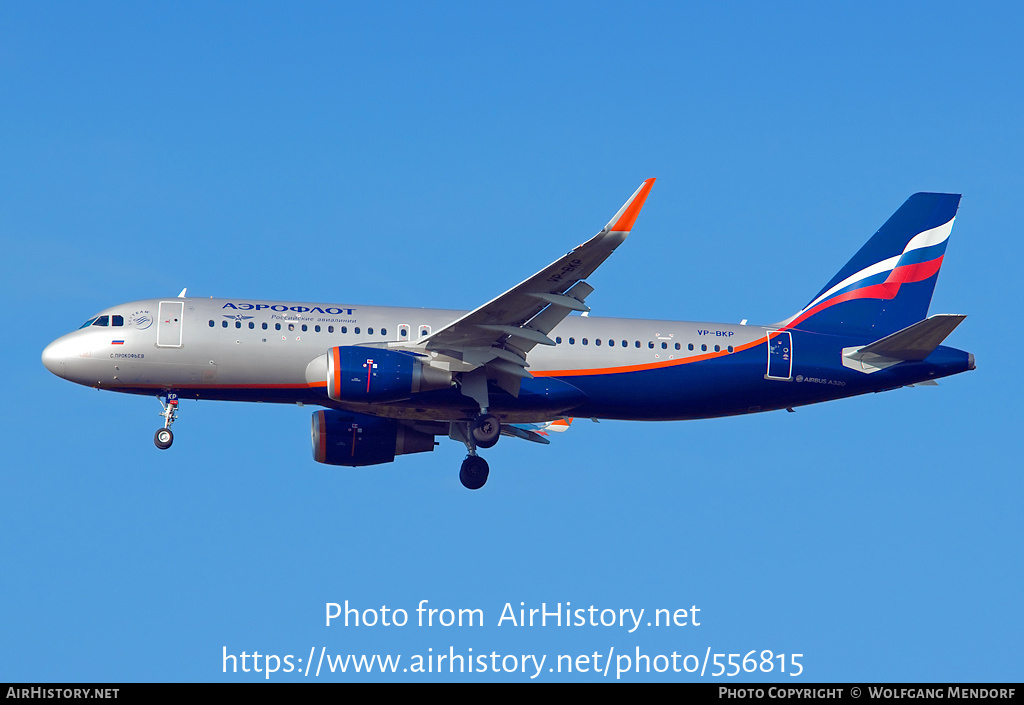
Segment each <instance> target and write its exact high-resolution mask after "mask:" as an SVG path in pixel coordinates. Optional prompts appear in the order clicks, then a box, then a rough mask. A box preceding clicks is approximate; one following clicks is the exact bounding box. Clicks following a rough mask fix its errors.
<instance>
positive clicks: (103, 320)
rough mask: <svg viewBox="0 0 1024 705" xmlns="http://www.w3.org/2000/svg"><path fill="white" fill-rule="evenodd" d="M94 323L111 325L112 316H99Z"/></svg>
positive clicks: (96, 324)
mask: <svg viewBox="0 0 1024 705" xmlns="http://www.w3.org/2000/svg"><path fill="white" fill-rule="evenodd" d="M93 325H94V326H109V325H110V316H100V317H99V318H97V319H96V322H95V323H93Z"/></svg>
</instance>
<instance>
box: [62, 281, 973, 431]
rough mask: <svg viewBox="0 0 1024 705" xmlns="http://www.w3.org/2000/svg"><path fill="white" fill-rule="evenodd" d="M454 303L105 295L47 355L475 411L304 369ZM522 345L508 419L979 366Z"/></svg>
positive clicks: (597, 328)
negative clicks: (865, 365) (359, 388)
mask: <svg viewBox="0 0 1024 705" xmlns="http://www.w3.org/2000/svg"><path fill="white" fill-rule="evenodd" d="M463 313H464V312H462V311H457V310H446V309H425V308H397V307H381V306H360V305H348V304H317V303H296V302H280V301H260V300H254V299H214V298H208V299H201V298H177V299H149V300H143V301H135V302H131V303H127V304H123V305H119V306H114V307H111V308H109V309H106V310H104V311H102V312H100V313H99V314H97V315H96V316H94V317H93V318H92V319H90V320H89V321H87V324H88V325H85V326H83V327H81V328H80V329H78V330H76V331H74V332H72V333H69V334H67V335H65V336H63V337H61V338H59V339H58V340H56V341H54V342H53V343H51V344H50V345H49V346H48V347H47V348H46V350H45V351H44V352H43V362H44V364H45V365H46V367H47V368H48V369H49V370H50V371H51V372H53V373H54V374H57V375H59V376H61V377H64V378H66V379H68V380H70V381H73V382H76V383H79V384H83V385H87V386H90V387H95V388H98V389H106V390H111V391H119V392H126V393H131V394H147V395H154V396H158V395H163V394H166V393H168V392H174V393H176V394H177V395H178V396H179V397H180V398H183V399H189V398H191V399H219V400H233V401H261V402H281V403H301V404H319V405H322V406H325V407H331V408H344V409H350V410H354V411H359V412H363V413H369V414H372V415H377V416H386V417H392V418H399V419H407V420H424V421H427V420H433V421H439V420H441V421H444V420H449V421H450V420H456V419H462V418H472V417H473V415H474V414H475V413H476V409H474V408H473V405H472V404H471V403H467V397H465V396H463V395H462V394H461V393H460V392H459V390H458V389H457V388H455V387H454V386H453V387H452V388H451V389H443V390H434V391H428V392H422V393H418V394H414V395H411V396H410V398H408V399H404V400H399V401H396V402H393V403H389V404H386V405H376V404H375V405H366V404H346V403H344V402H338V401H335V400H332V399H330V398H329V397H328V395H327V393H326V384H325V383H324V384H321V383H319V381H318V380H315V379H310V378H309V374H308V372H307V368H308V367H309V365H310V363H311V362H312V361H313V360H315V359H316V358H317V357H318V356H321V355H323V354H324V353H325V352H326V351H327V350H328V349H330V348H332V347H335V346H366V347H368V348H374V347H385V346H387V345H388V344H389V343H391V344H400V343H410V342H415V341H416V340H418V339H421V338H424V337H426V336H428V335H430V333H431V332H432V331H435V330H438V329H439V328H441V327H443V326H445V325H447V324H449V323H451V322H452V321H453V320H456V319H458V318H459V317H460V316H462V315H463ZM549 337H550V338H551V339H552V340H553V341H554V342H555V343H556V344H555V345H554V346H538V347H537V348H536V349H534V350H533V351H532V352H531V353H530V355H529V363H530V366H529V372H530V373H531V375H532V378H527V379H524V380H523V381H522V386H521V389H520V392H519V395H518V396H512V395H511V394H508V393H506V392H502V391H501V390H499V389H493V390H492V393H491V410H492V412H493V413H496V414H498V415H499V416H500V417H501V418H502V420H503V421H506V422H511V423H515V422H540V421H547V420H552V419H555V418H558V417H559V416H564V415H572V416H583V417H595V418H611V419H634V420H666V419H694V418H707V417H715V416H728V415H735V414H744V413H752V412H759V411H769V410H772V409H783V408H791V407H794V406H799V405H804V404H810V403H815V402H820V401H826V400H828V399H836V398H841V397H847V396H853V395H856V394H863V393H865V392H869V391H880V390H884V389H890V388H896V387H900V386H904V385H909V384H914V383H919V382H924V381H929V380H934V379H937V378H939V377H945V376H948V375H952V374H957V373H959V372H963V371H965V370H967V369H972V368H973V357H972V356H970V355H969V354H968V353H966V352H963V351H960V350H956V349H953V348H948V347H944V346H939V347H938V348H937V349H936V350H935V351H934V352H932V353H931V354H930V355H929V356H928V358H927V359H925V360H922V361H906V362H901V363H900V364H898V365H894V366H892V367H888V368H886V369H881V370H876V371H872V373H870V374H868V373H866V372H865V371H863V370H859V369H856V368H855V367H854V366H851V365H850V364H849V363H845V364H844V361H843V357H842V351H843V350H844V349H848V348H850V347H851V346H858V345H865V344H867V343H869V342H871V341H870V340H867V339H858V338H852V337H845V336H838V335H823V334H821V333H809V332H804V331H801V330H800V329H799V328H791V329H782V328H780V327H778V326H752V325H739V324H724V323H703V322H683V321H679V322H675V321H660V320H643V319H623V318H599V317H596V316H579V315H573V316H569V317H567V318H565V319H564V320H563V321H562V322H561V323H559V324H558V325H557V326H556V327H555V328H554V329H553V330H552V331H551V332H550V333H549Z"/></svg>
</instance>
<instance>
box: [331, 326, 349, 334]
mask: <svg viewBox="0 0 1024 705" xmlns="http://www.w3.org/2000/svg"><path fill="white" fill-rule="evenodd" d="M331 332H332V333H333V332H334V326H331ZM341 332H342V333H348V326H342V327H341Z"/></svg>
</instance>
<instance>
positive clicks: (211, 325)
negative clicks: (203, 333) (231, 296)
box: [210, 318, 213, 328]
mask: <svg viewBox="0 0 1024 705" xmlns="http://www.w3.org/2000/svg"><path fill="white" fill-rule="evenodd" d="M210 328H213V319H212V318H211V319H210Z"/></svg>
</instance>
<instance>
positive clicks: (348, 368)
mask: <svg viewBox="0 0 1024 705" xmlns="http://www.w3.org/2000/svg"><path fill="white" fill-rule="evenodd" d="M324 379H326V380H327V395H328V396H329V397H330V398H331V399H334V400H335V401H352V402H388V401H397V400H399V399H408V398H409V397H410V396H411V395H413V394H415V393H417V392H427V391H430V390H433V389H447V388H448V387H450V386H451V384H452V375H451V373H450V372H448V371H446V370H441V369H438V368H436V367H431V366H430V365H429V364H424V363H423V362H421V361H420V359H419V357H417V356H416V355H412V354H410V353H405V352H400V351H396V350H388V349H386V348H370V347H364V346H361V345H343V346H340V347H336V348H331V349H330V350H328V351H327V354H326V355H321V356H320V357H318V358H316V359H315V360H313V361H312V362H311V363H309V365H308V366H307V367H306V381H308V382H310V383H311V384H312V383H313V382H316V381H320V382H321V383H322V381H323V380H324Z"/></svg>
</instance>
